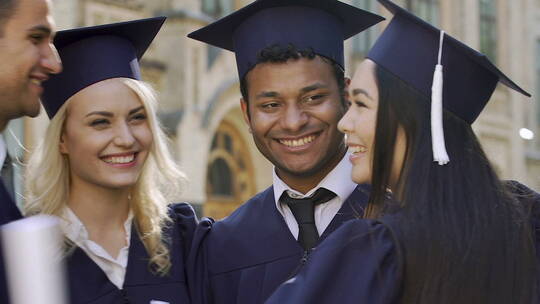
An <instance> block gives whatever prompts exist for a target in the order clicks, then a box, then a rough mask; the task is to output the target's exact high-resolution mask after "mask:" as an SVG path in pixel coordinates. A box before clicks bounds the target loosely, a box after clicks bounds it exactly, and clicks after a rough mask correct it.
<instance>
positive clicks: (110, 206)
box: [26, 18, 196, 304]
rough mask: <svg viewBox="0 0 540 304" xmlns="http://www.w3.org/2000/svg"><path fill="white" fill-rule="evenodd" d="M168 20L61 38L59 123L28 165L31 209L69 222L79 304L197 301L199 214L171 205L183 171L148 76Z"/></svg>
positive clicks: (48, 102) (51, 107) (50, 101)
mask: <svg viewBox="0 0 540 304" xmlns="http://www.w3.org/2000/svg"><path fill="white" fill-rule="evenodd" d="M164 19H165V18H151V19H143V20H135V21H130V22H123V23H116V24H108V25H102V26H95V27H88V28H80V29H74V30H67V31H62V32H59V33H58V35H57V37H56V39H55V45H56V47H57V48H58V50H59V54H60V56H61V58H62V59H63V60H64V71H63V72H62V73H61V74H59V75H58V76H57V77H53V78H51V79H50V80H49V81H47V82H46V83H45V84H44V88H45V91H44V94H43V103H44V106H45V109H46V110H47V113H48V115H49V117H50V118H51V122H50V124H49V126H48V128H47V130H46V134H45V138H44V140H43V142H42V143H41V144H40V145H39V147H37V148H36V151H35V152H34V154H33V155H32V157H31V159H30V161H29V164H28V173H27V188H28V191H29V193H30V196H29V202H28V204H27V206H26V213H27V214H37V213H45V214H53V215H57V216H59V217H60V218H61V219H62V228H63V232H64V234H65V237H66V258H67V265H68V277H69V287H70V297H71V303H118V302H120V301H124V302H128V303H145V304H148V303H151V301H152V300H155V301H162V302H164V303H188V302H189V297H188V294H187V287H186V282H185V279H184V277H185V276H184V258H185V252H186V251H187V250H188V248H187V247H188V246H189V244H190V241H189V239H190V235H191V229H193V228H194V227H195V225H196V218H195V215H194V213H193V210H192V208H191V207H190V206H189V205H187V204H175V205H169V201H168V197H169V196H170V195H173V194H175V192H176V190H178V188H179V186H180V185H179V183H180V182H182V181H183V180H184V175H183V174H182V172H181V171H180V170H179V169H178V168H177V166H176V164H175V162H174V161H173V159H172V157H171V155H170V153H169V151H168V148H167V144H166V136H165V134H164V133H163V131H162V130H161V129H160V127H159V124H158V121H157V117H156V107H157V104H156V97H155V95H154V93H153V91H152V89H151V88H150V87H149V86H148V85H146V84H145V83H144V82H142V81H140V80H139V79H140V72H139V65H138V60H139V59H140V58H141V56H142V55H143V53H144V51H145V50H146V49H147V47H148V46H149V44H150V43H151V41H152V40H153V38H154V36H155V35H156V34H157V32H158V31H159V29H160V27H161V25H162V24H163V22H164ZM166 190H167V191H166ZM160 303H161V302H160Z"/></svg>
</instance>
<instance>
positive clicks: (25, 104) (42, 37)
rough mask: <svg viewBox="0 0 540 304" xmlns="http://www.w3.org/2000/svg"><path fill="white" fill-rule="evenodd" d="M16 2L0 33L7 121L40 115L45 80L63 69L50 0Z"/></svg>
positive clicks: (0, 104)
mask: <svg viewBox="0 0 540 304" xmlns="http://www.w3.org/2000/svg"><path fill="white" fill-rule="evenodd" d="M16 2H17V4H16V9H15V12H14V14H13V15H12V16H11V17H10V18H9V19H8V20H7V22H6V23H5V25H4V27H3V29H2V35H0V71H2V72H1V73H0V114H1V117H0V119H2V120H3V121H7V120H9V119H13V118H17V117H20V116H23V115H28V116H32V117H33V116H36V115H38V114H39V109H40V105H39V97H40V96H41V93H42V91H43V88H42V87H41V82H43V81H44V80H46V79H47V78H48V77H49V75H50V74H55V73H58V72H60V70H61V64H60V59H59V57H58V54H57V53H56V49H55V48H54V45H53V44H52V38H53V34H54V26H55V25H54V21H53V20H52V16H51V14H50V1H48V0H47V1H46V0H17V1H16ZM0 129H1V128H0Z"/></svg>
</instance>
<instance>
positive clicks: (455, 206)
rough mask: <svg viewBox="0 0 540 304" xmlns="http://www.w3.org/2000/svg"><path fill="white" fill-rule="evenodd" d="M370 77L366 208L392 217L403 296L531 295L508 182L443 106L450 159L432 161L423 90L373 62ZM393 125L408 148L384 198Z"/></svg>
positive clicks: (523, 213) (531, 260)
mask: <svg viewBox="0 0 540 304" xmlns="http://www.w3.org/2000/svg"><path fill="white" fill-rule="evenodd" d="M376 81H377V86H378V89H379V106H378V107H379V109H378V113H377V125H376V134H375V144H374V159H373V168H372V172H373V177H372V187H373V188H372V193H371V198H370V205H371V206H374V208H373V209H370V210H369V212H368V213H369V214H368V217H379V218H381V220H383V221H384V220H385V218H387V219H391V220H389V221H388V224H389V225H390V226H391V227H394V228H395V230H396V233H397V235H398V236H399V239H400V247H401V249H402V250H403V251H402V252H403V261H404V281H403V289H402V295H401V301H402V302H403V303H430V304H431V303H475V304H478V303H486V304H487V303H490V304H492V303H527V304H528V303H532V301H533V298H534V297H535V294H534V290H535V283H536V268H535V267H536V259H535V249H534V248H535V247H534V243H533V239H532V231H531V224H530V222H529V215H528V212H527V210H528V209H527V208H528V206H524V205H523V204H521V203H520V202H519V201H518V200H517V199H516V198H515V197H513V196H512V194H511V193H510V192H509V191H507V190H506V187H505V186H504V184H503V183H502V182H501V181H500V180H499V178H498V177H497V175H496V173H495V171H494V170H493V168H492V166H491V165H490V163H489V161H488V159H487V157H486V155H485V153H484V151H483V150H482V147H481V146H480V144H479V142H478V140H477V138H476V136H475V135H474V133H473V131H472V128H471V126H470V125H469V124H468V123H466V122H465V121H463V120H462V119H460V118H459V117H457V116H455V115H453V114H452V113H450V112H448V111H444V117H443V123H444V131H445V139H446V147H447V151H448V154H449V156H450V163H449V164H447V165H445V166H439V165H438V164H436V163H434V162H433V156H432V150H431V132H430V120H429V117H430V113H429V106H430V102H429V100H428V99H427V98H426V97H425V96H423V95H421V94H420V93H418V92H417V91H416V90H415V89H413V88H412V87H410V86H408V85H407V84H405V83H404V82H403V81H401V80H400V79H399V78H397V77H396V76H394V75H393V74H391V73H390V72H389V71H387V70H385V69H384V68H382V67H380V66H377V69H376ZM398 127H402V128H403V130H404V133H405V135H406V139H407V149H406V156H405V160H404V163H403V168H402V170H401V172H400V174H399V179H398V182H397V185H394V187H393V189H392V193H393V198H392V199H387V197H388V190H387V189H388V188H389V186H390V170H389V168H391V167H392V160H393V157H394V152H393V151H394V143H395V140H396V134H397V129H398ZM396 202H397V203H396ZM395 210H399V212H398V213H396V212H395ZM392 213H395V214H394V215H392ZM384 214H387V215H388V216H383V215H384Z"/></svg>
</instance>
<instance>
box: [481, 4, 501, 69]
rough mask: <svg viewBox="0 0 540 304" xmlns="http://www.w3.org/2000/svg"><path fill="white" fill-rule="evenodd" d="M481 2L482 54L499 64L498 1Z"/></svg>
mask: <svg viewBox="0 0 540 304" xmlns="http://www.w3.org/2000/svg"><path fill="white" fill-rule="evenodd" d="M479 1H480V3H479V4H480V7H479V8H480V52H482V53H484V54H486V56H487V57H489V59H491V60H492V61H493V62H497V2H496V1H497V0H479Z"/></svg>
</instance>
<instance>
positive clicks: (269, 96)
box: [255, 91, 279, 99]
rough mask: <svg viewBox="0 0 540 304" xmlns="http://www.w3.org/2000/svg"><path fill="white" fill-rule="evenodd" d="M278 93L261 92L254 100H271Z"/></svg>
mask: <svg viewBox="0 0 540 304" xmlns="http://www.w3.org/2000/svg"><path fill="white" fill-rule="evenodd" d="M278 96H279V93H278V92H274V91H267V92H261V93H259V94H257V96H255V98H256V99H258V98H272V97H278Z"/></svg>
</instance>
